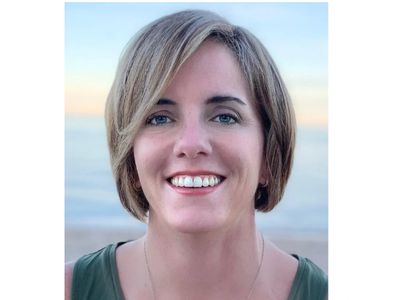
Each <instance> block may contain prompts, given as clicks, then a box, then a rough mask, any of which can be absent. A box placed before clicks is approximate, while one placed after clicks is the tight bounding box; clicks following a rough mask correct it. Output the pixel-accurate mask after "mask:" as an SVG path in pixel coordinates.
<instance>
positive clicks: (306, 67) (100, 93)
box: [65, 3, 328, 126]
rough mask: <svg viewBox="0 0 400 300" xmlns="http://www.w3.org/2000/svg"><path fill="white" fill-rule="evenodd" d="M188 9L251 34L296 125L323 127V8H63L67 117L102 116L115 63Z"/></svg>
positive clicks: (223, 5) (325, 24)
mask: <svg viewBox="0 0 400 300" xmlns="http://www.w3.org/2000/svg"><path fill="white" fill-rule="evenodd" d="M190 8H199V9H207V10H211V11H213V12H216V13H218V14H220V15H221V16H223V17H225V18H226V19H228V20H229V21H230V22H232V23H233V24H236V25H240V26H242V27H245V28H247V29H249V30H250V31H251V32H252V33H253V34H255V35H256V36H257V37H258V38H259V39H260V40H261V41H262V42H263V44H264V45H265V46H266V47H267V49H268V51H269V52H270V54H271V55H272V57H273V59H274V60H275V62H276V64H277V65H278V68H279V70H280V72H281V75H282V77H283V78H284V80H285V82H286V84H287V86H288V89H289V93H290V94H291V96H292V99H293V103H294V106H295V110H296V116H297V120H298V123H299V125H322V126H326V125H327V118H328V117H327V116H328V111H327V108H328V5H327V4H326V3H66V4H65V110H66V113H67V114H69V113H78V114H90V115H99V116H101V115H103V111H104V104H105V100H106V97H107V94H108V91H109V89H110V87H111V83H112V80H113V76H114V74H115V69H116V66H117V63H118V58H119V56H120V54H121V51H122V49H123V48H124V46H125V45H126V44H127V42H128V41H129V39H130V38H131V37H132V35H134V34H135V33H136V32H137V31H138V30H139V29H140V28H142V27H143V26H145V25H147V24H148V23H150V22H151V21H153V20H155V19H157V18H159V17H161V16H163V15H166V14H169V13H173V12H176V11H180V10H184V9H190Z"/></svg>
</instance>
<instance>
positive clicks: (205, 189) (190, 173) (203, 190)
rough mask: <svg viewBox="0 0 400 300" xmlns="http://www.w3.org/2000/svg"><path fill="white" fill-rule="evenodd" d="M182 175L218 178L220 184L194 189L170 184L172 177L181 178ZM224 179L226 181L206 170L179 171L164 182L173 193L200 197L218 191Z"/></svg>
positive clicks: (223, 177) (222, 177) (221, 176)
mask: <svg viewBox="0 0 400 300" xmlns="http://www.w3.org/2000/svg"><path fill="white" fill-rule="evenodd" d="M183 175H188V176H201V175H214V176H218V177H220V178H221V182H220V183H219V184H217V185H215V186H208V187H196V188H185V187H178V186H175V185H173V184H172V183H171V182H170V179H171V178H172V177H175V176H183ZM225 179H226V177H225V176H223V175H221V174H218V173H216V172H212V171H207V170H195V171H193V170H192V171H179V172H175V173H172V174H171V175H170V176H168V177H167V178H166V181H167V184H168V186H169V187H170V188H171V189H173V190H174V191H175V192H177V193H178V194H181V195H186V196H200V195H205V194H209V193H212V192H214V191H216V190H217V189H219V187H220V186H221V185H223V184H224V181H225Z"/></svg>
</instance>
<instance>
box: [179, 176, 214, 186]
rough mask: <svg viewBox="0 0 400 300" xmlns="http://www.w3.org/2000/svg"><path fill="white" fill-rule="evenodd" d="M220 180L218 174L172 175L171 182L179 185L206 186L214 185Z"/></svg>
mask: <svg viewBox="0 0 400 300" xmlns="http://www.w3.org/2000/svg"><path fill="white" fill-rule="evenodd" d="M220 182H221V179H220V178H219V177H218V176H214V175H209V176H208V175H206V176H187V175H185V176H175V177H172V179H171V183H172V184H173V185H175V186H179V187H207V186H214V185H217V184H218V183H220Z"/></svg>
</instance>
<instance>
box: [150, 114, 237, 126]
mask: <svg viewBox="0 0 400 300" xmlns="http://www.w3.org/2000/svg"><path fill="white" fill-rule="evenodd" d="M221 117H228V118H230V121H229V122H221V121H216V119H218V118H221ZM157 118H163V119H164V121H165V122H163V123H157V121H156V119H157ZM232 120H233V121H232ZM211 121H212V122H215V123H221V124H223V125H224V126H228V125H234V124H238V123H240V121H241V120H240V116H238V115H233V114H227V113H224V114H219V115H217V116H215V117H213V118H212V119H211ZM172 122H174V120H172V119H171V118H170V117H168V116H167V115H163V114H156V115H152V116H150V117H149V118H147V119H146V125H148V126H163V125H165V124H168V123H172Z"/></svg>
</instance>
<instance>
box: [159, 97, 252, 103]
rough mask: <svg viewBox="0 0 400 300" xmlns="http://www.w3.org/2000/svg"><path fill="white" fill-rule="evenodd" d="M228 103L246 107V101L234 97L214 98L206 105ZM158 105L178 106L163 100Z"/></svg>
mask: <svg viewBox="0 0 400 300" xmlns="http://www.w3.org/2000/svg"><path fill="white" fill-rule="evenodd" d="M227 101H234V102H237V103H239V104H241V105H246V103H245V102H244V101H242V100H240V99H239V98H236V97H232V96H213V97H211V98H208V99H207V100H206V104H216V103H217V104H218V103H224V102H227ZM156 105H176V102H175V101H173V100H171V99H167V98H161V99H160V100H158V102H157V104H156Z"/></svg>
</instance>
